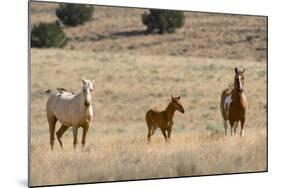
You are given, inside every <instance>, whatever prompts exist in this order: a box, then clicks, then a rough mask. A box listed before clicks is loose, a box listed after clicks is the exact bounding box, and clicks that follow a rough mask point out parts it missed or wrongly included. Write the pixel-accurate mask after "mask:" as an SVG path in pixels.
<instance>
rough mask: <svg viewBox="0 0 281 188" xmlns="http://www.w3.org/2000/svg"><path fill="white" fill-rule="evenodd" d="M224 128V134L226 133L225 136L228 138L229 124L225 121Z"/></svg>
mask: <svg viewBox="0 0 281 188" xmlns="http://www.w3.org/2000/svg"><path fill="white" fill-rule="evenodd" d="M223 126H224V132H225V135H226V136H227V132H228V124H227V120H223Z"/></svg>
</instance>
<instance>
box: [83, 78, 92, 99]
mask: <svg viewBox="0 0 281 188" xmlns="http://www.w3.org/2000/svg"><path fill="white" fill-rule="evenodd" d="M92 83H93V82H92V81H90V80H84V81H83V93H84V97H85V102H87V103H88V104H91V100H92V95H91V91H92V90H93V84H92Z"/></svg>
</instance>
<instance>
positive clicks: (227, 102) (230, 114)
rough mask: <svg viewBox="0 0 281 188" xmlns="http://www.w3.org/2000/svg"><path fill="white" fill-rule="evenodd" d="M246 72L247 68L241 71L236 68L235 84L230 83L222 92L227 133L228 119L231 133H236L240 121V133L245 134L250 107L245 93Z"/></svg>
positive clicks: (221, 107) (221, 102)
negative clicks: (247, 113) (247, 112)
mask: <svg viewBox="0 0 281 188" xmlns="http://www.w3.org/2000/svg"><path fill="white" fill-rule="evenodd" d="M244 72H245V69H243V70H242V71H241V70H238V69H237V68H235V76H234V84H233V85H229V86H228V88H226V89H225V90H224V91H223V92H222V94H221V101H220V109H221V113H222V117H223V121H224V129H225V135H227V132H228V124H227V121H229V123H230V128H231V129H230V134H231V135H233V133H234V134H236V129H237V126H238V123H239V122H240V124H241V132H240V135H241V136H243V135H244V124H245V120H246V111H247V108H248V101H247V99H246V96H245V94H244V79H245V78H244Z"/></svg>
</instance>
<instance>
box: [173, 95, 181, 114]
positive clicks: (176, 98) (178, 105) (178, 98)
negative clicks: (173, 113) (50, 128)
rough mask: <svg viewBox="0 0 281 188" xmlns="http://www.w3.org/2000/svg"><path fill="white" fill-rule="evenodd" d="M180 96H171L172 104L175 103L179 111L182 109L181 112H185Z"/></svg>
mask: <svg viewBox="0 0 281 188" xmlns="http://www.w3.org/2000/svg"><path fill="white" fill-rule="evenodd" d="M180 98H181V97H180V96H178V97H173V96H171V99H172V104H173V105H174V108H175V109H176V110H178V111H180V112H181V113H184V108H183V106H182V104H181V102H180Z"/></svg>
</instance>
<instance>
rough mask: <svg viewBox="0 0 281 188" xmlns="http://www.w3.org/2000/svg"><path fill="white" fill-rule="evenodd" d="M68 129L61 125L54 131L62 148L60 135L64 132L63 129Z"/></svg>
mask: <svg viewBox="0 0 281 188" xmlns="http://www.w3.org/2000/svg"><path fill="white" fill-rule="evenodd" d="M67 129H68V126H65V125H61V127H60V128H59V130H58V131H57V132H56V135H57V139H58V141H59V144H60V147H61V148H63V144H62V141H61V137H62V135H63V134H64V133H65V131H66V130H67Z"/></svg>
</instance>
